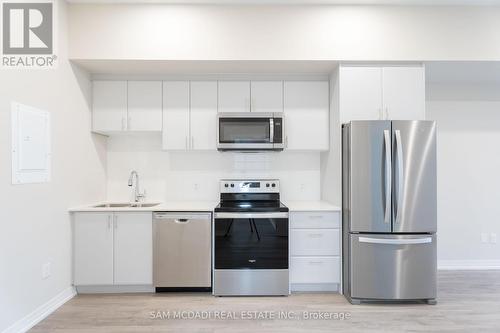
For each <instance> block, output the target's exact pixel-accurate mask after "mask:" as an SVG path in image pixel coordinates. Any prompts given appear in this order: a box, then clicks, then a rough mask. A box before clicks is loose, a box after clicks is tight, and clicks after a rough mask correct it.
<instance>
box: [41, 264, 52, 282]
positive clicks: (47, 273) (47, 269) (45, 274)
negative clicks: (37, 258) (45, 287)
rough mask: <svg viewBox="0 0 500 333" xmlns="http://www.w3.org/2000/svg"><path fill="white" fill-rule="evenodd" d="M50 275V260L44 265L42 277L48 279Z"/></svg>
mask: <svg viewBox="0 0 500 333" xmlns="http://www.w3.org/2000/svg"><path fill="white" fill-rule="evenodd" d="M49 276H50V262H47V263H45V264H43V265H42V279H44V280H45V279H47V278H48V277H49Z"/></svg>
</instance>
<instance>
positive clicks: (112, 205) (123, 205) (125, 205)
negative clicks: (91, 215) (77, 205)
mask: <svg viewBox="0 0 500 333" xmlns="http://www.w3.org/2000/svg"><path fill="white" fill-rule="evenodd" d="M159 204H160V203H141V202H137V203H135V202H134V203H129V202H127V203H105V204H100V205H95V206H92V207H94V208H141V207H145V208H147V207H154V206H158V205H159Z"/></svg>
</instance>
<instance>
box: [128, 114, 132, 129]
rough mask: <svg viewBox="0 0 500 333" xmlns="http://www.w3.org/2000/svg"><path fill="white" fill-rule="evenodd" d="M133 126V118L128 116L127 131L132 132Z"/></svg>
mask: <svg viewBox="0 0 500 333" xmlns="http://www.w3.org/2000/svg"><path fill="white" fill-rule="evenodd" d="M131 124H132V117H130V116H128V117H127V130H129V131H130V128H131V127H132V126H131Z"/></svg>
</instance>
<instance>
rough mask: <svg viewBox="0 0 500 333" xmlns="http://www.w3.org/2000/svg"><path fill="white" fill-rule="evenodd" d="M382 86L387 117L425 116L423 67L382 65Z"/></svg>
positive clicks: (413, 118)
mask: <svg viewBox="0 0 500 333" xmlns="http://www.w3.org/2000/svg"><path fill="white" fill-rule="evenodd" d="M383 86H384V88H383V99H384V100H383V102H384V108H385V109H384V112H385V113H386V117H387V119H390V120H423V119H424V118H425V70H424V67H422V66H415V67H384V68H383Z"/></svg>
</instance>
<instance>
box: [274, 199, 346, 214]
mask: <svg viewBox="0 0 500 333" xmlns="http://www.w3.org/2000/svg"><path fill="white" fill-rule="evenodd" d="M283 204H285V206H287V207H288V208H289V209H290V211H291V212H300V211H341V208H340V207H338V206H335V205H333V204H331V203H329V202H326V201H286V202H283Z"/></svg>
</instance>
